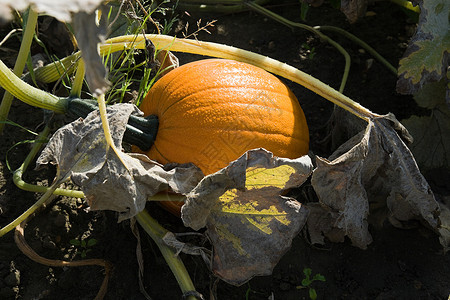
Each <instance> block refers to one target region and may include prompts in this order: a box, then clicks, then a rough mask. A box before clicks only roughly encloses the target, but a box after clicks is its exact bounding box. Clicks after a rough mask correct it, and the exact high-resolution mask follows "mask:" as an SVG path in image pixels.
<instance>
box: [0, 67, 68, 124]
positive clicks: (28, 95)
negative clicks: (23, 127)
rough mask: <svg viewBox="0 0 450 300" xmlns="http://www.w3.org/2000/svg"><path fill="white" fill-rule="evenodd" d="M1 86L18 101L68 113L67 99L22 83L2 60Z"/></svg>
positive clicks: (0, 68)
mask: <svg viewBox="0 0 450 300" xmlns="http://www.w3.org/2000/svg"><path fill="white" fill-rule="evenodd" d="M0 86H1V87H3V88H4V89H5V90H6V91H8V92H9V93H11V94H12V95H13V96H14V97H16V98H17V99H19V100H21V101H23V102H25V103H27V104H29V105H32V106H36V107H40V108H44V109H49V110H52V111H54V112H57V113H64V112H65V111H66V106H67V99H65V98H59V97H56V96H54V95H52V94H50V93H47V92H44V91H43V90H40V89H38V88H35V87H33V86H31V85H29V84H28V83H26V82H24V81H22V80H21V79H20V78H19V77H17V76H16V75H15V74H14V73H13V72H11V70H9V69H8V67H7V66H6V65H5V64H4V63H3V62H2V61H1V60H0ZM2 104H3V102H2ZM6 116H7V114H6Z"/></svg>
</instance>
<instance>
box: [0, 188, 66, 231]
mask: <svg viewBox="0 0 450 300" xmlns="http://www.w3.org/2000/svg"><path fill="white" fill-rule="evenodd" d="M58 184H59V183H58V182H55V183H53V184H52V186H50V187H49V188H48V189H47V191H46V192H45V194H44V195H42V196H41V198H39V200H38V201H36V202H35V203H34V204H33V205H32V206H31V207H30V208H29V209H27V210H26V211H25V212H24V213H22V214H21V215H20V216H19V217H18V218H16V219H15V220H14V221H12V222H11V223H9V224H8V225H6V226H5V227H3V228H1V229H0V237H2V236H4V235H5V234H7V233H8V232H9V231H11V230H13V229H14V228H16V226H17V225H19V224H20V223H22V222H23V221H25V220H26V219H27V218H28V217H29V216H31V215H32V214H34V213H35V212H36V211H37V210H38V209H39V208H41V207H45V206H46V205H47V204H48V203H49V202H50V201H51V200H52V199H53V192H54V190H55V189H56V187H57V185H58Z"/></svg>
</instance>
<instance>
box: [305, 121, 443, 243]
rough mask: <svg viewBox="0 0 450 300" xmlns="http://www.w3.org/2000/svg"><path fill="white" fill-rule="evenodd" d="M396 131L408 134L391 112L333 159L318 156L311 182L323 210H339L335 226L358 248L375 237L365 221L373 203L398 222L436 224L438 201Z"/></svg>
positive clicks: (339, 150) (326, 229) (436, 225)
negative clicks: (410, 221)
mask: <svg viewBox="0 0 450 300" xmlns="http://www.w3.org/2000/svg"><path fill="white" fill-rule="evenodd" d="M394 129H395V130H394ZM397 132H400V134H402V135H403V136H404V137H406V138H408V139H410V136H409V135H406V134H407V131H406V129H404V127H402V126H401V124H400V123H399V122H398V121H396V120H395V117H393V115H387V116H384V117H383V118H378V119H375V120H373V121H370V122H369V124H368V125H367V128H366V129H365V131H364V132H361V133H360V134H358V135H357V136H355V137H354V138H352V139H350V140H349V141H348V142H347V143H345V144H343V145H342V146H341V147H340V148H339V149H337V150H336V152H335V153H333V155H332V156H331V157H330V158H329V159H325V158H320V157H318V158H317V169H316V170H315V171H314V173H313V176H312V185H313V187H314V189H315V191H316V193H317V195H318V197H319V200H320V204H321V206H322V207H324V208H325V209H324V212H325V213H329V212H332V213H333V214H335V215H337V217H336V222H335V223H334V224H333V227H334V228H336V229H338V230H341V231H342V232H343V234H345V235H346V236H348V237H349V238H350V239H351V241H352V243H353V244H354V245H355V246H358V247H360V248H366V247H367V245H368V244H369V243H370V242H371V241H372V237H371V235H370V233H369V231H368V221H367V218H368V215H369V213H370V205H377V206H378V207H379V206H380V205H383V206H385V207H386V208H387V209H388V210H389V214H390V217H391V218H393V219H394V220H397V221H399V222H402V221H407V220H411V219H419V220H422V221H424V222H425V223H427V224H428V225H429V226H430V227H431V228H433V229H435V230H436V231H437V228H438V224H439V206H438V204H437V202H436V200H435V198H434V195H433V193H432V191H431V189H430V186H429V185H428V183H427V181H426V180H425V178H424V177H423V176H422V174H421V173H420V171H419V169H418V167H417V165H416V162H415V160H414V157H413V155H412V154H411V152H410V150H409V149H408V147H407V146H406V145H405V143H404V142H403V140H402V139H401V138H400V136H399V135H398V133H397ZM319 230H320V229H319ZM329 230H330V229H329V228H326V227H325V228H324V230H323V231H324V232H326V231H329ZM315 231H317V228H316V229H315Z"/></svg>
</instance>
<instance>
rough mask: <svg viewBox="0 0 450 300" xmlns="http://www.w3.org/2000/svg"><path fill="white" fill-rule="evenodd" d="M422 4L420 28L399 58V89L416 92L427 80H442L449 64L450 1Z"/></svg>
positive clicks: (422, 2) (435, 0)
mask: <svg viewBox="0 0 450 300" xmlns="http://www.w3.org/2000/svg"><path fill="white" fill-rule="evenodd" d="M419 5H420V11H421V12H420V18H419V24H418V28H417V31H416V33H415V35H414V36H413V37H412V39H411V42H410V44H409V45H408V48H407V50H406V52H405V55H404V57H403V58H402V59H401V60H400V62H399V69H398V74H399V80H398V82H397V91H398V92H400V93H403V94H414V93H415V92H417V91H418V90H420V89H421V88H422V86H423V85H424V84H425V83H426V82H431V81H439V80H440V79H442V78H443V77H444V76H445V72H446V68H447V66H448V64H449V57H450V56H449V54H448V53H449V51H450V30H449V28H450V23H449V11H450V1H448V0H423V1H421V2H419Z"/></svg>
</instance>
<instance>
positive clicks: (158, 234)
mask: <svg viewBox="0 0 450 300" xmlns="http://www.w3.org/2000/svg"><path fill="white" fill-rule="evenodd" d="M136 220H137V221H138V223H139V224H140V225H141V226H142V228H144V230H145V232H147V234H148V235H149V236H150V237H151V238H152V239H153V241H155V243H156V245H157V246H158V248H159V250H160V251H161V253H162V255H163V256H164V259H165V260H166V263H167V264H168V265H169V267H170V269H171V270H172V273H173V274H174V275H175V278H176V280H177V282H178V285H179V286H180V288H181V291H182V292H183V294H185V293H187V292H191V291H195V287H194V284H193V283H192V280H191V277H190V276H189V274H188V272H187V270H186V267H185V266H184V264H183V261H182V260H181V259H180V258H179V257H178V256H177V255H176V253H175V252H174V251H173V249H172V248H170V247H168V246H167V245H166V244H165V243H164V241H163V237H164V236H165V235H166V233H167V232H168V230H166V229H165V228H164V227H162V226H161V225H159V224H158V222H157V221H156V220H155V219H153V218H152V217H151V216H150V214H149V213H148V212H147V210H145V209H144V210H143V211H141V212H140V213H139V214H138V215H137V216H136ZM183 299H184V298H183ZM186 299H190V300H195V299H196V297H194V296H188V297H187V298H186Z"/></svg>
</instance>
